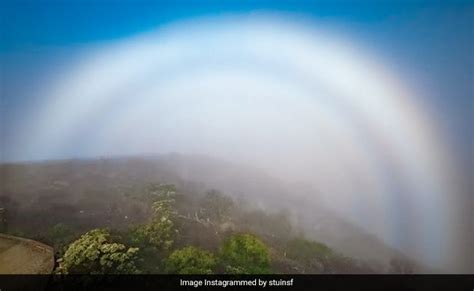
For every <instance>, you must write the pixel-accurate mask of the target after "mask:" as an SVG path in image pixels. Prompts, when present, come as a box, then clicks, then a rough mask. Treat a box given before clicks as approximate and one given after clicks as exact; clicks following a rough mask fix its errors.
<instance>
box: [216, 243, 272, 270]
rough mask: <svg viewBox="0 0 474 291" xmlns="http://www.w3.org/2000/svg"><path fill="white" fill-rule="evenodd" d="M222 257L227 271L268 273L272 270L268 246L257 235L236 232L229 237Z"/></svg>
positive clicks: (223, 247)
mask: <svg viewBox="0 0 474 291" xmlns="http://www.w3.org/2000/svg"><path fill="white" fill-rule="evenodd" d="M220 257H221V262H222V264H223V267H224V269H225V272H226V273H231V274H266V273H269V272H270V254H269V251H268V247H267V246H266V245H265V244H264V243H263V242H262V241H260V240H259V239H258V238H257V237H256V236H254V235H251V234H236V235H233V236H231V237H230V238H228V239H227V240H226V241H225V242H224V244H223V246H222V248H221V250H220Z"/></svg>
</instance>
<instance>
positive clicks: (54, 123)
mask: <svg viewBox="0 0 474 291" xmlns="http://www.w3.org/2000/svg"><path fill="white" fill-rule="evenodd" d="M66 63H67V65H66V66H65V67H64V68H62V69H61V72H60V73H59V74H57V76H58V77H57V78H56V79H55V80H54V82H50V83H47V84H44V86H42V89H41V90H39V91H38V92H37V95H38V96H40V100H41V102H39V106H38V107H35V108H34V109H33V110H31V111H32V112H31V114H29V116H28V117H25V118H24V120H23V122H22V124H21V127H20V129H19V130H18V132H17V133H16V136H15V137H14V139H13V140H12V141H11V144H13V146H12V147H13V148H14V150H12V152H13V153H15V154H14V155H12V156H13V160H47V159H59V158H77V157H101V156H114V155H120V156H124V155H136V154H151V153H169V152H176V153H182V154H204V155H208V156H211V157H214V158H217V159H222V160H226V161H231V162H234V163H238V164H242V165H248V166H251V167H254V168H258V169H261V170H262V171H264V172H266V173H268V175H270V176H273V177H276V178H279V179H281V180H284V181H287V182H288V183H295V182H297V183H303V184H307V185H310V186H311V187H312V188H314V189H317V191H315V193H314V195H315V198H314V199H315V201H316V199H317V201H318V203H322V204H324V205H325V206H327V207H328V208H330V209H332V210H334V211H335V212H337V213H338V214H340V215H341V216H343V217H345V218H346V219H348V220H350V221H352V222H354V223H355V224H357V225H359V226H361V227H363V228H364V229H365V230H367V231H369V232H370V233H373V234H375V235H377V236H378V237H379V238H381V239H382V240H383V241H385V242H386V243H388V244H389V245H391V246H392V247H395V248H397V249H400V250H402V251H403V252H405V253H406V254H408V255H410V256H412V257H413V258H415V259H416V260H419V261H421V262H423V263H424V264H426V265H428V266H430V267H432V268H436V269H440V270H443V271H447V272H456V271H466V270H468V268H469V263H470V262H469V256H467V258H466V254H468V253H469V251H470V248H471V247H472V246H470V241H469V239H470V234H469V231H470V230H469V224H468V223H469V221H464V222H463V221H462V218H463V217H466V215H467V217H469V214H468V213H467V212H464V211H465V210H463V209H465V208H462V207H461V205H463V203H466V202H468V201H467V199H466V197H467V196H466V195H467V194H468V192H467V191H468V190H467V188H465V187H464V188H463V185H462V184H460V183H459V176H461V171H462V169H460V167H459V166H458V165H457V163H456V162H455V160H454V158H453V157H452V153H451V151H452V150H451V149H450V148H449V145H448V144H447V143H446V139H447V135H446V133H445V132H443V131H442V130H441V129H440V126H439V123H440V120H438V119H437V118H436V116H433V115H431V114H430V112H429V111H428V110H426V108H425V107H424V105H422V104H421V103H420V98H419V97H420V96H418V95H417V94H419V92H418V91H417V90H413V89H412V88H410V86H409V85H408V83H409V82H408V80H405V79H404V77H403V75H400V74H399V73H397V72H394V71H391V70H390V66H389V64H387V63H386V62H385V61H384V56H383V55H382V54H380V53H377V52H376V51H375V50H374V49H372V48H371V47H370V46H368V45H367V43H366V42H365V41H364V40H363V39H356V38H355V37H354V36H351V35H349V34H348V33H346V32H344V31H340V30H331V29H329V28H327V27H325V26H318V25H317V24H315V23H302V22H301V21H300V22H295V21H292V20H291V19H290V20H288V19H283V18H279V17H274V16H272V17H262V16H259V17H238V16H233V17H230V16H229V17H221V18H208V19H197V20H192V21H184V22H178V23H174V24H171V25H168V26H165V27H162V28H160V29H158V30H156V31H153V32H149V33H144V34H140V35H137V36H134V37H130V38H128V39H122V40H117V41H111V42H105V43H101V44H99V45H97V44H96V45H94V46H90V47H87V48H84V49H83V51H82V52H81V54H79V55H78V56H76V57H75V58H71V59H70V61H69V62H66ZM15 138H16V140H15ZM294 195H295V197H296V196H297V195H299V194H298V193H295V194H294ZM288 208H290V209H291V208H292V205H288ZM293 208H294V206H293ZM466 208H467V211H471V210H472V209H469V207H466ZM294 210H296V211H297V210H298V209H294Z"/></svg>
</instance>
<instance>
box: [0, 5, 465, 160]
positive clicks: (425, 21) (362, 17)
mask: <svg viewBox="0 0 474 291" xmlns="http://www.w3.org/2000/svg"><path fill="white" fill-rule="evenodd" d="M1 5H2V9H1V10H2V12H0V13H2V14H3V15H2V28H1V29H2V31H1V32H2V38H1V40H0V41H1V42H0V61H1V64H2V71H3V82H4V83H3V86H2V87H3V92H2V111H3V113H4V114H3V115H4V117H3V128H4V131H6V133H4V135H6V136H8V134H9V133H8V132H10V131H12V130H13V128H14V126H15V122H14V119H15V117H18V110H21V108H24V107H25V106H34V104H35V102H36V101H38V100H37V99H36V98H37V97H38V96H34V94H31V90H30V91H29V90H28V88H30V87H34V86H35V84H41V83H43V82H45V78H48V77H51V76H52V75H53V72H54V71H55V69H57V68H60V67H61V66H62V65H63V64H64V59H68V58H69V57H70V55H72V52H74V51H75V50H78V49H80V48H81V47H84V46H88V45H91V44H100V43H104V42H107V41H111V40H116V39H121V38H126V37H129V36H133V35H135V34H138V33H142V32H146V31H152V30H154V29H156V28H158V27H160V26H162V25H164V24H167V23H171V22H173V21H176V20H183V19H188V18H195V17H203V16H213V15H222V14H245V13H255V12H269V13H284V14H291V15H296V17H297V18H298V17H301V18H305V19H314V20H317V21H320V22H323V23H329V25H330V26H334V27H337V28H342V29H343V30H345V31H350V32H351V33H352V34H353V35H355V36H356V37H360V38H361V39H363V40H364V41H365V42H366V43H367V44H368V45H369V46H371V47H373V48H374V49H375V50H376V51H378V52H380V53H381V54H382V55H383V56H384V57H385V58H386V59H387V60H389V61H390V63H391V65H392V66H393V67H394V69H395V70H400V71H402V72H403V74H404V75H406V76H407V77H406V78H405V80H408V81H411V82H413V83H414V84H415V86H416V87H419V88H421V90H423V91H428V92H429V94H430V99H429V100H427V101H426V104H427V107H429V108H430V110H432V111H433V114H435V115H438V116H439V117H440V118H441V119H442V120H443V122H442V124H443V126H446V129H447V131H449V132H451V133H452V134H453V143H454V144H455V146H457V147H460V148H463V149H464V152H466V149H467V151H469V142H470V141H471V140H472V131H471V122H470V121H472V120H471V118H472V107H473V101H472V99H473V98H472V94H473V93H472V91H473V89H472V74H473V73H472V71H473V69H472V68H473V58H472V51H473V24H472V19H473V15H474V13H473V5H472V2H471V1H2V4H1ZM25 84H28V85H25ZM466 136H467V137H468V138H467V139H466Z"/></svg>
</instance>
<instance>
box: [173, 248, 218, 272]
mask: <svg viewBox="0 0 474 291" xmlns="http://www.w3.org/2000/svg"><path fill="white" fill-rule="evenodd" d="M216 263H217V261H216V258H215V257H214V255H213V254H212V253H211V252H208V251H205V250H203V249H200V248H197V247H193V246H189V247H185V248H183V249H180V250H176V251H174V252H173V253H171V255H170V256H169V257H168V259H166V261H165V270H166V271H167V272H168V273H171V274H212V272H213V270H214V268H215V267H216Z"/></svg>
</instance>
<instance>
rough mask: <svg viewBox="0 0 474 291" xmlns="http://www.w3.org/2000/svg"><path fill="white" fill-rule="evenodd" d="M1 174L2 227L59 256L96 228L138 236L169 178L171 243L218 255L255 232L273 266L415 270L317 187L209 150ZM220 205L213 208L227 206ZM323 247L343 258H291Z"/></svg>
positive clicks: (33, 166) (19, 167)
mask: <svg viewBox="0 0 474 291" xmlns="http://www.w3.org/2000/svg"><path fill="white" fill-rule="evenodd" d="M0 179H1V180H0V182H1V196H0V207H4V208H5V209H7V214H6V218H5V223H4V225H3V228H5V229H4V231H6V232H8V233H10V234H17V235H21V236H24V237H29V238H34V239H37V240H39V241H42V242H45V243H48V244H50V245H53V246H54V248H55V250H56V252H57V257H60V256H62V255H63V254H64V251H65V250H66V249H67V246H68V245H69V244H70V243H71V242H73V241H74V240H76V239H78V238H79V237H80V236H81V235H83V234H84V233H86V232H88V231H90V230H92V229H95V228H107V229H109V230H111V232H112V237H114V236H117V237H120V240H121V241H122V242H128V243H130V241H132V242H133V237H132V238H130V237H129V236H130V234H131V233H133V232H131V231H130V230H131V229H137V227H138V228H139V226H140V225H144V224H146V223H149V221H150V220H152V218H150V217H153V213H154V212H153V210H152V209H151V208H150V205H151V204H153V203H154V202H156V200H149V199H150V198H147V195H149V193H152V192H153V191H154V190H153V191H151V190H150V189H153V187H160V185H171V184H172V185H174V186H173V187H175V189H176V191H175V192H176V197H174V198H173V199H174V200H175V203H174V204H173V207H174V208H173V209H175V211H176V213H177V216H176V217H175V218H174V220H173V222H174V226H175V228H176V232H177V233H178V234H177V235H176V236H175V238H174V240H173V247H172V249H179V248H180V247H185V246H188V245H196V246H198V247H202V248H204V249H206V250H209V251H217V250H218V249H219V247H220V245H222V243H223V242H224V241H226V239H227V238H228V237H229V236H230V235H232V234H233V233H252V234H255V235H256V236H258V237H259V238H260V239H261V240H262V241H263V242H264V243H265V244H266V245H267V246H268V247H269V252H270V254H271V256H272V258H273V259H272V271H273V272H283V273H299V272H301V273H308V272H309V273H318V272H329V273H354V272H355V273H361V272H362V273H372V272H410V271H412V270H411V269H412V267H413V266H414V264H413V263H411V262H409V261H408V260H406V258H405V257H404V256H403V255H402V254H401V253H399V252H398V251H396V250H394V249H391V248H390V247H388V246H387V245H386V244H384V243H383V242H382V241H381V240H379V239H377V238H376V237H375V236H373V235H371V234H369V233H368V232H366V231H364V230H363V229H361V228H360V227H357V226H355V225H354V224H352V223H350V222H349V221H346V220H344V219H343V218H341V217H339V216H337V215H336V214H335V213H334V212H332V211H330V210H329V209H327V208H325V207H324V205H322V204H321V203H320V202H319V201H318V192H317V190H315V189H312V188H311V187H308V186H306V185H299V184H298V185H297V184H287V183H284V182H282V181H280V180H278V179H275V178H273V177H271V176H268V175H267V174H265V173H264V172H263V171H260V170H258V169H255V168H249V167H246V166H243V165H237V164H232V163H228V162H225V161H220V160H216V159H213V158H210V157H206V156H185V155H178V154H170V155H155V156H135V157H114V158H101V159H90V160H63V161H45V162H35V163H21V164H3V165H1V166H0ZM150 187H151V188H150ZM150 191H151V192H150ZM213 193H214V194H213ZM216 193H217V194H216ZM209 195H211V197H212V195H217V196H216V197H218V198H217V201H220V200H219V199H220V198H219V197H224V198H223V200H222V201H227V200H226V199H228V200H229V201H231V202H230V204H229V205H231V206H229V209H228V213H225V215H224V214H219V215H214V216H212V215H211V216H209V215H207V216H206V215H204V214H203V213H205V212H203V209H207V208H209V209H210V205H212V203H213V201H216V200H215V199H214V200H206V199H208V198H209ZM147 199H148V200H147ZM213 207H214V208H212V210H209V211H211V213H212V212H215V211H216V209H219V207H220V206H219V205H214V206H213ZM209 211H208V212H209ZM203 215H204V216H203ZM115 234H116V235H115ZM312 242H314V243H312ZM315 244H316V245H315ZM131 245H133V243H131ZM320 246H324V247H323V249H324V250H326V247H327V250H328V253H331V254H337V256H332V255H331V258H336V257H337V259H334V260H333V261H331V262H330V264H329V263H328V264H326V263H321V262H322V261H324V260H326V259H327V254H326V252H323V253H324V254H325V255H324V256H323V257H320V258H319V263H318V264H316V265H315V264H314V263H311V264H309V263H308V262H304V259H303V258H301V257H300V255H301V254H293V256H292V255H291V248H293V249H305V248H306V249H308V251H309V252H314V251H315V250H316V249H317V252H319V251H320V250H321V248H320ZM142 249H143V247H142ZM289 253H290V254H289ZM165 254H166V255H168V253H166V252H161V253H159V255H158V257H159V256H164V255H165ZM287 255H288V256H287ZM303 257H304V256H303ZM160 259H162V258H157V260H160ZM331 260H332V259H331ZM321 265H324V266H323V267H321ZM329 265H330V267H328V266H329ZM417 267H419V266H417ZM148 271H149V272H151V271H150V270H148ZM161 271H162V270H160V271H159V270H157V272H161Z"/></svg>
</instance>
